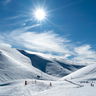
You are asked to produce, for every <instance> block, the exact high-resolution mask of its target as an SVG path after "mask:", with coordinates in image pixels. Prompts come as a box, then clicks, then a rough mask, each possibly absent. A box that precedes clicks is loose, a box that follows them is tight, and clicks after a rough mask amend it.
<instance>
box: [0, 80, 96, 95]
mask: <svg viewBox="0 0 96 96" xmlns="http://www.w3.org/2000/svg"><path fill="white" fill-rule="evenodd" d="M27 81H28V85H26V86H25V85H24V80H18V81H11V82H7V83H2V84H0V96H96V86H94V87H92V86H90V84H91V83H88V84H84V87H78V86H77V85H73V84H70V83H68V82H64V81H63V82H62V81H61V82H59V81H51V82H52V86H49V83H50V81H44V80H43V81H38V80H37V81H36V83H35V82H34V80H27ZM94 84H95V85H96V83H94Z"/></svg>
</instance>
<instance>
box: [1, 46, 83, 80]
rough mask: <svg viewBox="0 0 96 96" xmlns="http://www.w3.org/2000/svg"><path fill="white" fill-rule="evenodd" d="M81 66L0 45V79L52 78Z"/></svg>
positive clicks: (61, 75) (66, 73)
mask: <svg viewBox="0 0 96 96" xmlns="http://www.w3.org/2000/svg"><path fill="white" fill-rule="evenodd" d="M81 67H83V66H79V65H78V66H77V65H71V64H66V63H64V62H61V61H60V60H56V59H53V58H49V59H48V58H47V57H46V56H45V57H44V56H41V55H38V54H32V53H29V52H27V51H24V50H17V49H15V48H11V47H8V46H4V45H1V46H0V81H7V80H15V79H32V78H37V76H40V78H41V79H46V80H54V79H56V78H58V77H63V76H65V75H68V74H70V73H72V72H74V71H76V70H77V69H79V68H81Z"/></svg>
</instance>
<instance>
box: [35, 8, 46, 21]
mask: <svg viewBox="0 0 96 96" xmlns="http://www.w3.org/2000/svg"><path fill="white" fill-rule="evenodd" d="M46 16H47V14H46V11H45V10H44V9H40V8H39V9H36V10H35V11H34V17H35V19H36V20H38V21H42V20H44V19H46Z"/></svg>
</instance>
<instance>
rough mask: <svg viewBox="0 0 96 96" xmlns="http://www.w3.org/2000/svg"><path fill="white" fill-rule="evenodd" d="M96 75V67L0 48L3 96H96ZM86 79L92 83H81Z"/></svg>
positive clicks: (0, 84) (9, 48) (0, 92)
mask: <svg viewBox="0 0 96 96" xmlns="http://www.w3.org/2000/svg"><path fill="white" fill-rule="evenodd" d="M95 74H96V65H95V64H92V65H88V66H82V65H72V64H67V63H66V62H64V61H63V60H60V59H58V58H54V57H50V58H49V57H48V56H47V55H44V54H43V55H41V54H38V53H35V52H29V51H24V50H17V49H15V48H11V47H9V46H5V45H1V46H0V96H39V95H41V96H83V95H84V96H95V95H96V91H95V90H96V87H95V83H94V82H95V80H96V75H95ZM38 76H39V79H41V80H38ZM25 80H26V81H27V85H25ZM84 80H87V81H88V80H90V82H89V81H88V83H86V84H85V83H80V82H78V81H84ZM92 80H94V82H93V81H92ZM50 83H51V85H50ZM92 84H93V85H94V87H93V86H92ZM93 88H94V89H93Z"/></svg>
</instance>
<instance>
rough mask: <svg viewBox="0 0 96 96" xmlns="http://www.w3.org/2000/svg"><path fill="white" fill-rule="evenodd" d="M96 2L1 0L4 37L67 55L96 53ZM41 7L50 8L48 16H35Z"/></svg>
mask: <svg viewBox="0 0 96 96" xmlns="http://www.w3.org/2000/svg"><path fill="white" fill-rule="evenodd" d="M95 5H96V0H0V41H1V42H4V43H9V44H11V45H12V46H13V47H16V48H23V49H29V50H35V51H40V52H48V53H54V54H62V55H64V54H65V55H64V56H65V58H66V57H68V56H69V57H71V56H72V57H75V56H76V55H78V57H79V60H80V58H81V57H80V56H82V57H83V56H85V55H86V56H87V55H88V56H89V55H90V56H92V55H93V56H95V53H96V52H95V47H96V44H95V42H96V38H95V37H96V6H95ZM38 7H43V8H44V9H45V10H46V12H47V14H48V16H47V20H44V21H43V22H38V21H36V20H35V19H34V18H33V15H32V14H33V11H35V9H36V8H38ZM77 50H79V52H78V51H77ZM80 52H81V53H80ZM83 53H84V54H83ZM86 56H85V57H86ZM85 57H84V58H85ZM84 58H83V59H84ZM86 58H87V59H86V60H88V59H89V58H93V57H86ZM74 59H75V60H77V59H78V58H74ZM93 59H94V58H93ZM93 59H92V60H93ZM84 60H85V59H84ZM86 60H85V61H86ZM85 61H84V62H85ZM93 61H94V60H93ZM93 61H92V62H93ZM94 62H95V61H94Z"/></svg>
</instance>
